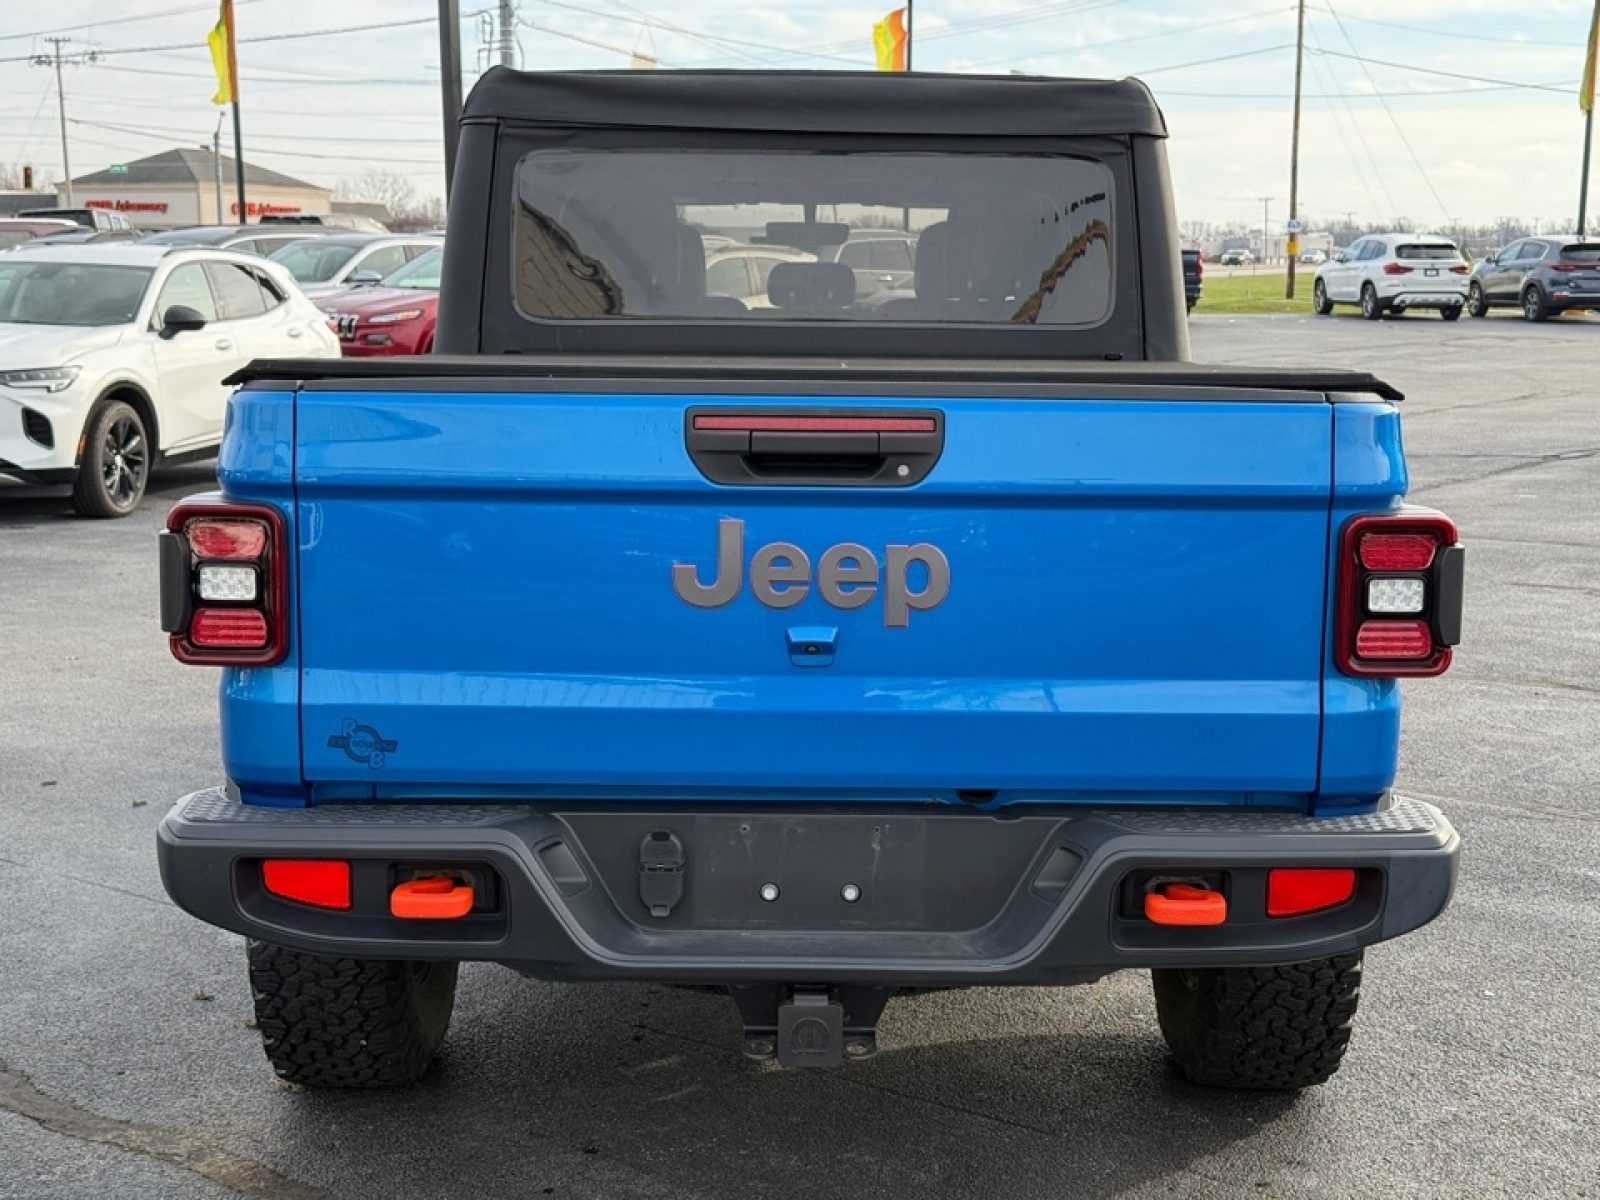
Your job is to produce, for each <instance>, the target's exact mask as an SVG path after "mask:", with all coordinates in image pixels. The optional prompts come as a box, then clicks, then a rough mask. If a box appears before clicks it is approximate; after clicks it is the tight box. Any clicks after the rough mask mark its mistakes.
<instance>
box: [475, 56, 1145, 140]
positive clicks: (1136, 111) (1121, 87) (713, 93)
mask: <svg viewBox="0 0 1600 1200" xmlns="http://www.w3.org/2000/svg"><path fill="white" fill-rule="evenodd" d="M463 119H464V120H466V121H486V120H499V121H507V122H513V123H517V124H530V125H552V126H561V127H564V128H574V127H590V128H593V127H617V128H628V129H649V128H658V129H741V130H762V131H778V132H785V133H866V134H873V133H883V134H949V135H956V136H959V135H980V136H982V135H997V136H1010V137H1059V136H1080V137H1094V136H1114V135H1130V134H1132V135H1139V136H1144V137H1160V138H1164V137H1166V136H1167V123H1166V121H1165V119H1164V118H1163V117H1162V115H1161V110H1160V109H1159V108H1158V107H1156V102H1155V99H1154V98H1153V97H1152V96H1151V95H1150V89H1149V88H1147V87H1145V85H1144V84H1142V83H1140V82H1139V81H1138V80H1137V79H1124V80H1120V81H1111V80H1100V79H1044V78H1039V77H1035V76H1018V75H935V74H925V73H922V72H917V73H914V74H907V73H900V72H876V71H537V72H535V71H513V70H511V69H509V68H507V67H495V68H493V69H492V70H490V71H488V72H487V73H485V74H484V75H483V77H482V78H481V79H479V80H478V83H477V86H475V87H474V88H473V89H472V94H471V95H470V96H468V97H467V103H466V109H465V112H464V114H463Z"/></svg>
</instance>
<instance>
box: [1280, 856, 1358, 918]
mask: <svg viewBox="0 0 1600 1200" xmlns="http://www.w3.org/2000/svg"><path fill="white" fill-rule="evenodd" d="M1355 894H1356V873H1355V872H1354V871H1353V870H1351V869H1349V868H1348V867H1341V868H1333V869H1324V868H1318V869H1309V870H1308V869H1301V868H1295V869H1291V870H1282V871H1268V872H1267V916H1269V917H1298V916H1300V915H1301V914H1303V913H1311V912H1320V911H1322V910H1323V909H1325V908H1333V907H1334V906H1335V905H1338V904H1343V903H1344V902H1345V901H1346V900H1348V899H1350V897H1352V896H1354V895H1355Z"/></svg>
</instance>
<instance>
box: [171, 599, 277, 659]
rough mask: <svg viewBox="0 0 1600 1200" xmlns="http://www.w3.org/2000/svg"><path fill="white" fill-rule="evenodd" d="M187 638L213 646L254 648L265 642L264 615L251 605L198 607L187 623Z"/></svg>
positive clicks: (194, 643)
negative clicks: (243, 606)
mask: <svg viewBox="0 0 1600 1200" xmlns="http://www.w3.org/2000/svg"><path fill="white" fill-rule="evenodd" d="M189 641H190V642H191V643H192V644H193V645H196V646H208V647H212V648H214V649H238V650H257V649H260V648H261V647H262V646H265V645H266V644H267V618H266V616H265V615H263V614H262V613H259V612H257V611H256V610H255V609H253V608H202V609H200V610H199V611H198V612H196V613H195V614H194V619H193V620H192V621H190V622H189Z"/></svg>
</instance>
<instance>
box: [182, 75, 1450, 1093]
mask: <svg viewBox="0 0 1600 1200" xmlns="http://www.w3.org/2000/svg"><path fill="white" fill-rule="evenodd" d="M1164 137H1165V126H1164V123H1163V119H1162V116H1161V114H1160V112H1159V111H1158V109H1157V108H1156V106H1155V104H1154V103H1153V101H1152V99H1151V97H1150V95H1149V93H1148V91H1147V90H1146V89H1145V88H1144V87H1143V86H1142V85H1140V84H1138V83H1137V82H1132V81H1127V82H1120V83H1108V82H1095V81H1072V80H1047V79H1033V78H1018V77H1007V78H1002V79H995V78H981V77H956V76H933V75H866V74H825V73H804V74H789V73H665V72H663V73H644V72H637V73H593V74H589V73H583V74H540V75H532V74H530V75H522V74H518V73H514V72H510V71H505V70H495V71H491V72H490V73H489V74H488V75H486V76H485V77H484V79H483V80H482V82H481V83H480V84H479V85H478V87H477V88H476V89H475V91H474V92H473V94H472V96H471V99H470V101H469V103H468V105H467V110H466V115H465V118H464V121H463V126H462V134H461V146H460V157H459V162H458V168H457V173H456V178H455V189H454V196H453V200H452V204H451V210H450V218H449V241H448V250H447V253H446V259H445V270H444V282H443V289H442V293H441V303H440V322H439V327H438V335H437V346H436V350H437V352H436V353H435V354H433V355H431V356H428V357H423V358H414V359H368V360H346V361H342V362H339V361H335V362H324V361H316V362H311V361H260V362H256V363H254V364H253V365H252V366H251V367H249V368H248V369H247V370H246V371H244V372H243V373H242V374H241V375H240V376H239V377H238V378H237V380H236V381H235V382H237V383H238V384H239V385H240V386H239V389H238V391H237V393H236V394H235V395H234V397H233V400H232V404H231V408H230V412H229V417H228V427H227V435H226V438H225V441H224V444H223V448H222V453H221V460H220V466H219V478H220V491H218V492H215V493H212V494H207V495H202V496H197V497H193V498H191V499H189V500H186V501H184V502H182V503H180V504H179V505H178V506H177V507H176V508H174V509H173V511H172V513H171V516H170V519H169V521H168V528H167V530H166V531H165V532H164V533H163V534H162V537H161V575H162V619H163V626H164V628H165V629H166V630H167V631H168V633H169V635H170V638H171V647H172V651H173V653H174V654H175V655H176V656H177V657H178V658H179V659H180V660H181V661H183V662H186V663H194V664H199V665H209V666H220V667H221V668H223V670H222V673H221V734H222V754H223V763H224V766H225V769H226V779H225V782H224V783H223V785H222V786H218V787H215V788H211V789H208V790H205V791H201V792H198V793H196V794H194V795H191V796H188V797H185V798H184V799H182V800H180V801H179V802H178V803H177V804H176V805H175V806H174V807H173V809H172V810H171V812H170V813H169V814H168V815H167V816H166V817H165V819H164V820H163V822H162V823H161V827H160V833H159V839H158V841H159V855H160V863H161V870H162V875H163V879H164V881H165V884H166V887H167V889H168V891H169V892H170V893H171V895H172V897H173V898H174V899H175V900H176V902H177V903H178V904H179V905H181V906H182V907H183V908H184V909H186V910H187V911H189V912H190V913H193V914H194V915H195V916H197V917H199V918H201V919H203V920H206V921H209V922H211V923H213V924H215V925H218V926H221V927H223V928H225V929H229V930H233V931H235V932H238V933H240V934H243V935H244V936H245V937H246V938H247V939H248V946H247V949H248V967H249V974H250V981H251V986H252V989H253V993H254V997H255V1004H256V1013H257V1019H258V1023H259V1026H260V1030H261V1033H262V1035H263V1038H264V1041H265V1046H266V1052H267V1056H268V1058H269V1059H270V1061H271V1063H272V1065H273V1067H274V1068H275V1069H276V1071H277V1073H278V1074H279V1075H280V1076H282V1077H283V1078H285V1079H287V1080H291V1081H294V1082H296V1083H299V1084H303V1085H307V1086H312V1087H364V1086H373V1085H382V1084H392V1083H402V1082H405V1081H409V1080H413V1079H415V1078H417V1077H418V1076H419V1075H420V1074H421V1073H422V1072H423V1071H424V1070H425V1069H426V1067H427V1065H428V1063H429V1061H430V1060H431V1059H432V1058H433V1057H434V1055H435V1053H436V1052H437V1050H438V1048H439V1046H440V1044H441V1041H442V1039H443V1037H444V1035H445V1029H446V1025H447V1024H448V1021H449V1017H450V1011H451V1005H452V999H453V995H454V989H455V983H456V976H457V968H458V964H460V963H461V962H464V961H474V962H491V963H498V964H503V965H505V966H507V967H511V968H513V969H515V970H517V971H519V972H522V973H524V974H526V975H528V976H531V977H533V978H535V979H541V980H558V981H563V982H579V981H654V982H660V983H664V984H673V985H691V986H700V987H705V986H712V987H717V988H721V989H725V990H726V992H727V993H728V994H729V996H731V998H732V999H733V1001H734V1002H735V1005H736V1008H737V1012H738V1016H739V1019H740V1020H741V1021H742V1023H743V1029H744V1033H743V1041H742V1047H743V1050H744V1053H745V1054H747V1055H750V1056H751V1057H755V1058H776V1059H777V1061H778V1062H779V1063H781V1064H783V1065H786V1066H797V1067H805V1066H831V1065H835V1064H839V1063H841V1062H844V1061H847V1060H851V1059H859V1058H865V1057H868V1056H870V1055H871V1054H872V1053H874V1051H875V1049H876V1040H875V1037H876V1034H875V1030H876V1026H877V1021H878V1018H879V1015H880V1014H881V1012H882V1011H883V1009H884V1006H885V1004H886V1003H887V1002H888V1001H889V1000H890V999H891V998H892V997H893V996H894V994H895V993H896V992H901V991H908V990H915V989H929V988H958V987H968V986H997V985H1032V986H1061V985H1068V984H1079V983H1086V982H1090V981H1093V980H1095V979H1097V978H1100V977H1102V976H1104V975H1106V974H1108V973H1110V972H1113V971H1118V970H1123V969H1129V968H1139V969H1147V970H1149V971H1150V973H1151V977H1152V980H1153V983H1154V991H1155V1001H1156V1006H1157V1011H1158V1014H1159V1017H1160V1024H1161V1028H1162V1031H1163V1033H1164V1035H1165V1037H1166V1040H1167V1042H1168V1044H1169V1046H1170V1048H1171V1051H1172V1054H1173V1057H1174V1059H1175V1060H1176V1062H1177V1064H1178V1065H1179V1067H1181V1069H1182V1070H1183V1071H1184V1072H1185V1073H1186V1074H1187V1075H1188V1076H1189V1077H1190V1078H1191V1079H1193V1080H1196V1081H1198V1082H1200V1083H1203V1084H1213V1085H1221V1086H1233V1087H1250V1088H1278V1089H1294V1088H1300V1087H1304V1086H1307V1085H1311V1084H1316V1083H1320V1082H1322V1081H1323V1080H1325V1079H1327V1078H1328V1076H1329V1075H1331V1074H1332V1073H1333V1072H1334V1071H1335V1070H1336V1069H1337V1067H1338V1065H1339V1062H1340V1059H1341V1056H1342V1055H1343V1053H1344V1051H1345V1047H1346V1043H1347V1041H1348V1038H1349V1034H1350V1028H1351V1020H1352V1017H1353V1015H1354V1012H1355V1008H1356V1003H1357V998H1358V991H1359V982H1360V973H1361V958H1362V951H1363V948H1364V947H1366V946H1367V945H1369V944H1372V943H1374V942H1378V941H1381V940H1384V939H1387V938H1393V937H1396V936H1398V935H1401V934H1404V933H1406V932H1408V931H1410V930H1413V929H1416V928H1417V927H1419V926H1421V925H1423V924H1424V923H1426V922H1427V921H1429V920H1431V919H1432V918H1433V917H1434V916H1436V915H1437V914H1438V913H1439V912H1440V911H1441V910H1442V909H1443V908H1444V906H1445V905H1446V903H1447V902H1448V900H1449V897H1450V894H1451V889H1452V886H1453V882H1454V879H1455V873H1456V862H1457V851H1458V840H1457V836H1456V834H1455V832H1454V830H1453V829H1452V828H1451V826H1450V824H1449V823H1448V822H1447V821H1446V819H1445V818H1444V817H1443V816H1442V815H1441V814H1440V813H1439V812H1438V811H1437V810H1435V809H1434V808H1432V807H1430V806H1429V805H1427V804H1425V803H1422V802H1420V801H1418V800H1415V799H1410V798H1407V797H1405V796H1402V795H1400V794H1397V793H1396V792H1395V791H1394V790H1393V788H1392V785H1393V782H1394V776H1395V764H1396V754H1397V750H1398V746H1399V721H1400V692H1399V680H1400V679H1401V678H1403V677H1407V676H1428V675H1437V674H1439V673H1440V672H1442V671H1444V670H1445V669H1446V667H1448V665H1449V663H1450V657H1451V647H1452V646H1453V645H1454V644H1455V643H1456V642H1457V641H1458V640H1459V628H1460V623H1461V597H1462V556H1463V551H1462V548H1461V546H1460V545H1459V544H1458V538H1457V535H1456V530H1455V528H1454V527H1453V526H1452V524H1451V523H1450V521H1449V520H1448V519H1447V518H1445V517H1444V516H1442V515H1441V514H1439V513H1437V512H1433V511H1431V510H1426V509H1420V508H1415V507H1410V506H1407V505H1406V504H1405V503H1404V496H1405V492H1406V486H1407V479H1406V464H1405V459H1404V456H1403V454H1402V450H1401V440H1400V420H1399V411H1398V407H1397V402H1398V401H1399V400H1400V396H1399V395H1398V394H1397V393H1396V392H1395V391H1393V390H1392V389H1391V388H1390V387H1388V386H1387V385H1385V384H1384V383H1382V382H1380V381H1379V380H1376V379H1374V378H1372V377H1371V376H1369V375H1365V374H1360V373H1356V372H1346V371H1330V370H1310V369H1307V370H1245V369H1232V368H1226V367H1200V366H1196V365H1194V364H1192V363H1190V362H1188V361H1187V359H1188V343H1187V328H1186V322H1185V315H1184V294H1183V287H1182V280H1181V277H1180V266H1179V253H1178V250H1179V247H1178V245H1177V240H1176V231H1175V222H1174V217H1173V205H1172V197H1171V189H1170V185H1169V179H1168V173H1167V167H1166V160H1165V151H1164ZM885 229H889V230H896V231H899V236H898V238H897V239H896V240H899V241H901V242H905V241H910V240H914V241H915V246H916V249H915V269H914V272H913V274H912V277H911V279H910V280H909V281H908V282H907V283H906V285H905V286H894V287H886V288H880V289H877V290H872V289H858V276H857V274H856V272H855V271H854V270H853V269H852V268H851V267H850V266H848V265H846V264H845V263H844V262H841V261H839V259H840V255H839V254H838V253H837V251H838V248H839V247H840V246H841V245H847V244H849V242H850V241H851V239H852V238H861V239H862V240H865V238H866V236H868V235H877V236H879V237H881V236H882V234H881V231H883V230H885Z"/></svg>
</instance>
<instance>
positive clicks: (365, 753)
mask: <svg viewBox="0 0 1600 1200" xmlns="http://www.w3.org/2000/svg"><path fill="white" fill-rule="evenodd" d="M328 749H330V750H343V751H344V752H345V755H346V756H347V757H348V758H349V759H350V761H351V762H358V763H365V764H366V765H367V766H369V767H371V768H372V769H373V770H374V771H381V770H383V766H384V761H385V758H386V756H387V755H390V754H393V753H394V752H395V751H396V750H398V749H400V743H399V742H396V741H392V740H390V739H388V738H385V737H384V736H383V735H381V734H380V733H379V732H378V731H377V730H376V729H374V728H373V727H372V726H371V725H362V724H360V723H358V722H356V721H354V720H351V719H350V718H348V717H347V718H345V720H344V721H343V722H341V724H340V729H339V732H338V733H336V734H334V735H333V736H332V737H331V738H329V739H328Z"/></svg>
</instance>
